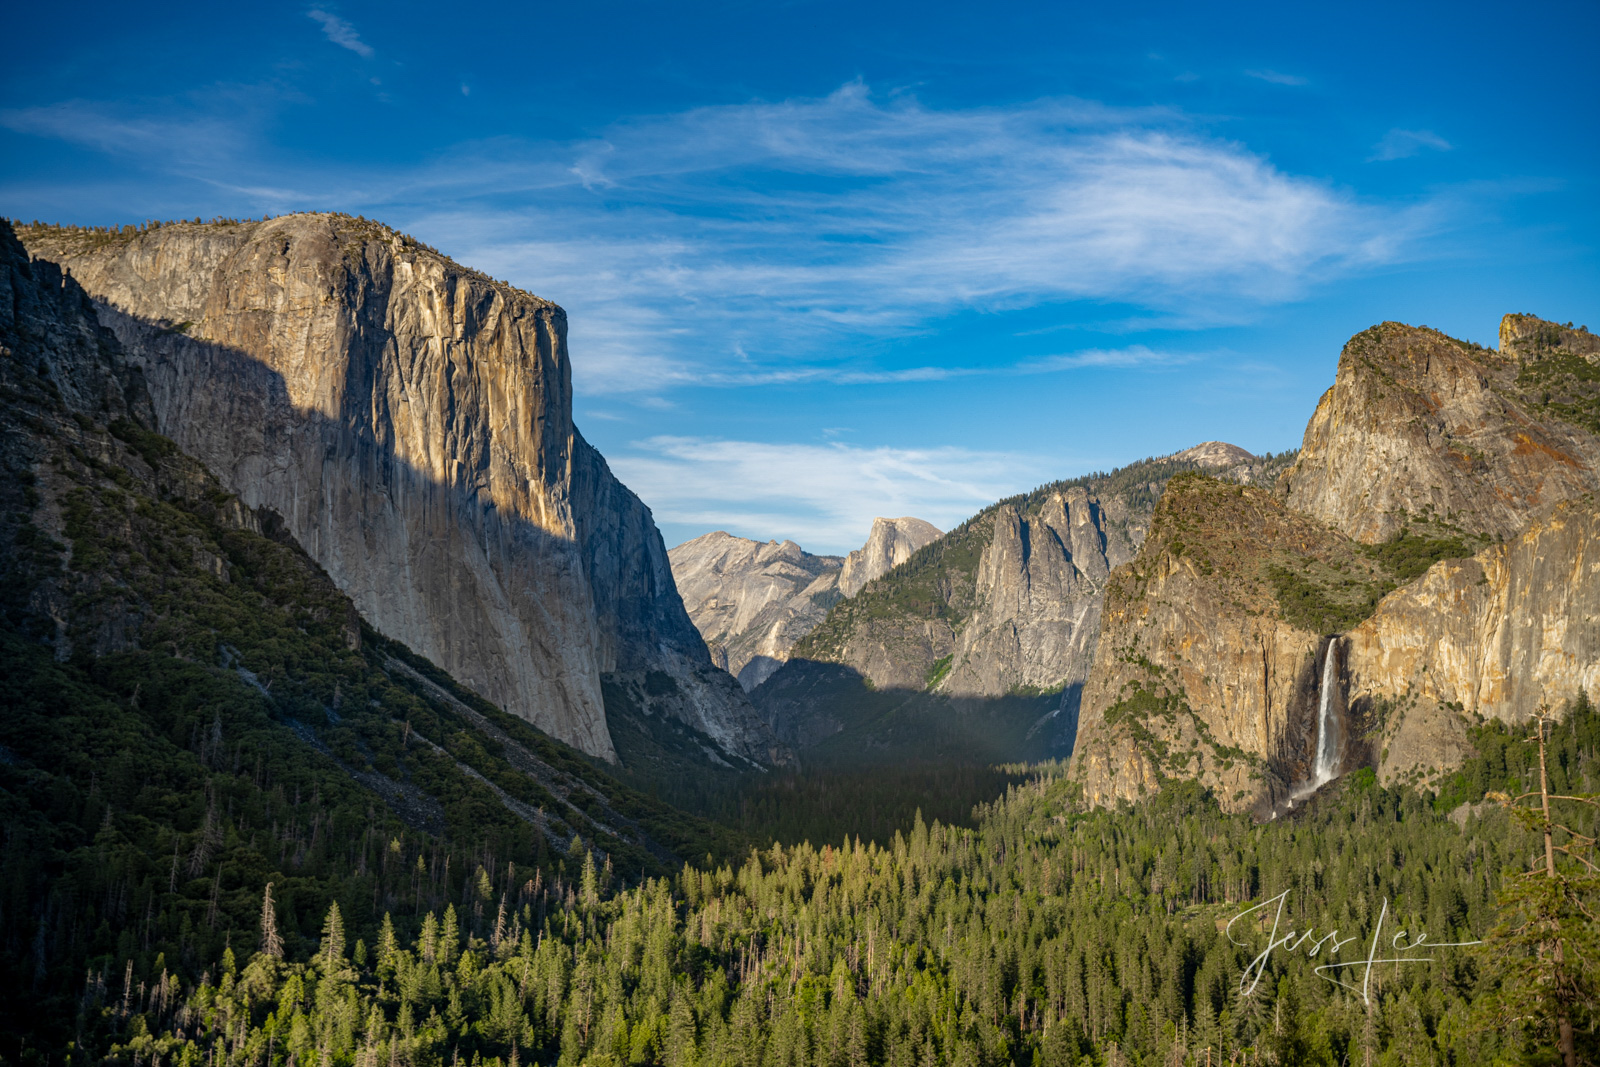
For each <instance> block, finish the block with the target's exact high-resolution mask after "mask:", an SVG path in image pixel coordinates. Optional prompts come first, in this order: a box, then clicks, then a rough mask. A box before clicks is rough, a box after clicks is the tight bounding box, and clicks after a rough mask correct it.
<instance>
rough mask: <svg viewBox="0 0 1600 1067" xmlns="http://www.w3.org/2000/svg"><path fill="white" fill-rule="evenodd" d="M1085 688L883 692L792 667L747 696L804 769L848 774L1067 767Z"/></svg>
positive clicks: (860, 680) (807, 664) (818, 667)
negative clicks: (942, 766)
mask: <svg viewBox="0 0 1600 1067" xmlns="http://www.w3.org/2000/svg"><path fill="white" fill-rule="evenodd" d="M1082 688H1083V687H1082V686H1081V685H1073V686H1069V687H1067V688H1066V689H1065V690H1064V691H1060V692H1054V693H1046V694H1038V695H1030V694H1014V695H1007V696H1001V697H953V696H947V695H944V694H942V693H928V692H925V691H921V690H915V689H877V688H875V687H873V686H872V684H871V683H870V682H869V681H868V680H867V679H866V678H865V677H864V676H863V675H862V674H861V673H860V672H859V671H857V670H855V669H854V668H852V667H848V666H844V665H842V664H838V663H825V662H821V661H818V660H808V659H792V660H790V661H789V662H787V663H785V664H784V665H783V667H782V668H780V669H779V670H778V671H777V672H776V673H775V674H773V676H772V677H771V678H769V679H767V681H766V682H765V683H763V684H762V685H761V687H760V688H758V689H757V690H756V691H755V692H754V693H752V694H751V697H752V699H753V700H754V701H755V704H756V708H757V709H758V710H759V711H760V713H761V714H762V716H763V717H764V718H765V719H766V720H767V723H768V724H769V725H770V726H771V727H772V729H773V732H774V733H775V734H776V735H777V737H778V739H779V741H780V742H782V743H784V744H787V745H790V746H792V747H793V748H794V749H795V750H796V752H797V754H798V757H799V760H800V762H801V764H802V766H805V767H807V768H829V769H836V770H846V769H869V768H871V767H874V766H884V765H888V764H895V765H901V764H906V763H917V762H921V763H946V764H948V763H956V764H994V763H1015V762H1026V761H1034V760H1042V759H1065V758H1066V757H1068V756H1069V755H1071V753H1072V744H1073V741H1074V739H1075V737H1076V733H1077V719H1078V698H1079V695H1080V694H1081V692H1082Z"/></svg>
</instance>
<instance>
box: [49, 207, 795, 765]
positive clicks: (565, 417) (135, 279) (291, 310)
mask: <svg viewBox="0 0 1600 1067" xmlns="http://www.w3.org/2000/svg"><path fill="white" fill-rule="evenodd" d="M21 236H22V238H23V241H24V243H25V244H27V245H28V248H29V251H30V252H31V253H32V254H33V255H35V256H37V257H40V258H41V259H45V260H49V261H52V262H55V263H58V264H60V265H61V267H62V268H63V269H65V270H68V271H70V272H71V274H72V276H73V277H74V278H75V279H76V280H77V281H78V282H79V283H80V284H81V285H82V286H83V287H84V288H85V289H86V290H87V291H88V292H89V293H90V295H91V296H92V297H93V298H94V300H95V302H96V305H97V308H98V310H99V313H100V318H101V321H102V322H103V323H105V324H106V325H107V326H109V327H110V328H111V329H112V330H114V331H115V333H116V334H117V336H118V337H119V339H120V340H121V342H122V344H123V346H124V347H125V349H126V350H127V352H128V353H129V356H130V358H131V359H132V360H133V361H134V362H135V363H136V364H138V365H139V366H140V367H141V368H142V370H143V372H144V374H145V377H146V379H147V381H148V383H149V388H150V393H151V395H152V397H153V400H154V406H155V412H156V416H157V418H158V419H159V423H160V428H161V430H162V432H163V433H166V434H167V435H168V436H170V437H172V438H173V439H174V440H176V441H177V442H178V443H179V445H180V446H181V447H182V448H183V449H184V450H185V451H187V452H188V453H190V454H191V455H194V456H195V457H197V458H198V459H200V460H201V461H202V462H203V463H205V464H206V466H207V467H209V468H210V469H211V470H212V471H213V472H214V473H215V474H216V475H217V476H218V477H219V478H220V479H221V481H222V482H223V483H224V484H225V485H226V486H227V487H228V488H229V489H231V490H232V491H234V492H237V493H238V494H239V495H240V497H241V498H242V499H243V500H244V501H245V503H246V504H247V505H248V506H250V507H253V508H270V509H272V510H273V511H276V512H277V513H278V514H280V515H282V516H283V518H284V521H285V523H286V524H287V526H288V529H289V531H290V532H291V533H292V534H293V536H294V537H295V538H296V539H297V540H298V541H299V543H300V544H301V545H303V546H304V547H305V549H306V551H307V552H308V553H309V554H310V555H311V556H312V557H313V558H314V559H316V560H317V562H318V563H320V564H321V565H322V566H323V567H324V568H325V569H326V570H327V572H328V573H329V575H330V576H331V577H332V578H333V579H334V581H335V582H336V583H337V585H338V586H339V588H340V589H341V590H342V591H344V592H345V593H346V594H347V595H349V596H350V597H351V599H352V600H353V601H354V602H355V604H356V606H357V607H358V609H359V610H360V611H361V613H362V614H363V615H364V616H365V617H366V618H367V619H368V620H369V621H370V622H371V623H372V624H373V625H374V626H375V627H376V628H377V629H378V630H380V631H381V632H383V633H385V634H387V635H389V636H391V637H394V638H396V639H398V640H400V641H402V642H404V643H406V644H407V645H409V646H411V647H412V648H414V649H416V650H417V651H419V652H421V653H423V654H425V655H427V656H428V657H429V658H431V659H433V660H434V661H435V662H437V663H439V664H440V665H441V666H443V667H444V668H445V669H447V670H449V671H450V672H451V673H452V674H454V675H455V676H456V677H457V678H459V679H460V680H462V681H463V682H464V683H465V684H467V685H469V686H470V687H471V688H473V689H475V690H476V691H478V692H479V693H482V694H483V695H484V696H486V697H488V698H489V699H491V700H493V701H495V702H496V703H498V704H501V705H502V706H504V707H505V708H506V709H507V710H508V711H512V712H514V713H515V714H517V715H519V716H521V717H523V718H525V719H527V720H529V721H531V722H533V723H534V724H536V725H538V726H540V727H541V728H543V729H545V730H546V731H548V732H549V733H551V734H552V735H554V736H556V737H558V738H560V739H562V740H564V741H567V742H569V743H571V744H573V745H576V746H577V747H579V748H581V749H583V750H584V751H586V752H589V753H591V754H594V755H597V756H601V757H604V758H608V759H611V758H614V756H615V752H614V749H613V746H612V740H611V737H610V734H609V732H608V729H607V724H606V714H605V708H604V704H603V701H602V688H601V684H602V677H609V676H618V677H621V678H623V679H624V680H626V678H627V677H629V676H633V675H636V676H641V677H642V676H643V675H645V674H648V673H649V672H652V671H653V672H656V673H658V674H664V675H666V676H668V677H670V678H671V679H672V680H673V684H674V688H675V689H676V690H677V691H678V694H679V698H678V699H676V700H674V701H672V702H670V704H671V707H670V710H671V712H672V713H673V714H676V715H679V716H681V717H684V718H685V719H686V721H688V724H689V725H691V726H694V727H695V728H696V729H698V730H701V731H702V732H704V733H706V734H708V735H710V736H711V737H713V738H714V739H715V740H716V741H717V742H718V743H719V744H720V745H722V746H723V747H724V748H725V749H726V750H727V751H728V752H729V753H731V754H734V755H738V756H741V757H744V758H747V759H756V760H762V761H765V760H767V759H770V758H772V756H773V754H774V749H773V746H772V741H771V733H770V731H769V730H768V729H767V728H766V727H765V725H764V724H763V723H762V722H761V721H760V719H759V718H758V717H756V715H755V714H754V712H753V709H751V708H750V706H749V704H748V702H747V701H746V700H745V699H744V696H743V694H742V692H741V691H740V690H739V689H738V687H737V685H735V683H734V682H733V680H732V679H731V678H728V677H726V676H725V675H723V674H722V672H719V671H717V670H716V669H715V668H714V667H713V666H712V664H711V662H710V658H709V656H708V655H707V653H706V650H705V646H704V643H703V642H702V641H701V640H700V636H699V634H698V633H697V632H696V631H695V629H694V627H693V625H692V624H691V623H690V621H689V618H688V616H687V614H686V613H685V612H684V610H683V606H682V603H681V601H680V600H679V598H678V594H677V591H676V589H675V588H674V586H673V582H672V575H671V570H670V568H669V566H668V563H667V556H666V550H665V546H664V545H663V544H662V543H661V538H660V535H659V534H658V533H657V531H656V529H655V526H654V523H653V521H652V520H651V517H650V513H649V510H648V509H647V508H645V507H644V505H643V504H642V503H641V502H640V501H639V500H638V498H637V497H635V496H634V495H633V494H632V493H631V492H629V491H628V490H627V489H626V487H624V486H622V485H621V484H620V483H619V482H617V481H616V479H615V478H614V477H612V475H611V473H610V471H609V470H608V469H607V467H606V465H605V463H604V461H603V460H602V459H601V457H600V456H599V454H598V453H597V452H595V451H594V450H593V449H592V448H590V447H589V446H588V445H587V444H586V443H585V442H584V441H583V439H582V437H581V436H580V435H579V433H578V431H577V428H576V427H575V426H574V425H573V423H572V406H571V402H572V396H571V378H570V365H569V362H568V355H567V350H566V318H565V315H564V313H563V312H562V311H561V309H560V308H559V307H557V306H556V305H554V304H552V303H550V302H548V301H545V300H540V299H538V298H537V297H533V296H530V295H528V294H526V293H523V292H520V291H519V290H516V289H514V288H512V287H511V286H508V285H505V284H503V283H499V282H495V281H493V280H491V279H489V278H487V277H484V276H483V275H481V274H478V273H477V272H474V271H472V270H469V269H466V268H463V267H461V266H459V265H457V264H455V263H452V262H451V261H450V260H448V259H446V258H444V257H443V256H441V255H439V254H438V253H437V252H434V251H433V250H431V249H429V248H426V247H424V246H421V245H419V244H417V243H416V242H415V241H413V240H411V239H409V238H407V237H405V236H403V235H401V234H398V233H395V232H394V231H392V230H389V229H387V228H386V227H383V226H380V225H378V224H376V223H372V222H367V221H365V220H357V219H351V218H349V217H347V216H338V215H295V216H286V217H282V218H278V219H273V220H270V221H266V222H256V223H243V224H228V223H219V224H211V225H199V224H176V225H167V226H163V227H160V228H157V229H153V230H150V231H148V232H139V233H135V232H131V231H128V232H124V233H120V234H117V233H112V234H105V233H99V232H95V233H90V232H86V231H73V230H62V229H57V228H51V227H33V228H28V229H25V230H23V231H22V233H21ZM657 688H660V687H659V686H658V687H657ZM664 707H665V705H664Z"/></svg>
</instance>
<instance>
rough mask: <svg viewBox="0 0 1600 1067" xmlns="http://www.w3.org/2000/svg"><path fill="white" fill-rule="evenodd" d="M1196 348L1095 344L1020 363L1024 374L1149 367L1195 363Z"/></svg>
mask: <svg viewBox="0 0 1600 1067" xmlns="http://www.w3.org/2000/svg"><path fill="white" fill-rule="evenodd" d="M1200 358H1201V357H1200V355H1199V354H1198V353H1193V352H1154V351H1151V350H1150V349H1149V348H1147V347H1145V346H1144V345H1130V346H1129V347H1127V348H1114V349H1103V348H1094V349H1089V350H1086V351H1083V352H1063V353H1060V354H1058V355H1053V356H1043V357H1040V358H1039V359H1031V360H1026V361H1024V362H1022V363H1019V364H1017V366H1016V368H1015V369H1016V370H1017V371H1018V372H1019V373H1022V374H1047V373H1049V372H1051V371H1060V370H1073V369H1076V368H1079V367H1148V366H1171V365H1173V364H1177V363H1192V362H1194V361H1195V360H1198V359H1200Z"/></svg>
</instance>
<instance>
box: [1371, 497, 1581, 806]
mask: <svg viewBox="0 0 1600 1067" xmlns="http://www.w3.org/2000/svg"><path fill="white" fill-rule="evenodd" d="M1347 646H1348V650H1349V651H1348V664H1349V667H1348V673H1349V691H1350V700H1351V703H1352V706H1354V707H1356V708H1358V709H1361V710H1363V711H1364V712H1365V713H1366V714H1365V715H1364V717H1365V718H1369V719H1371V720H1372V721H1373V722H1374V724H1375V725H1376V726H1377V727H1378V729H1379V730H1380V731H1381V739H1382V741H1381V756H1382V758H1381V763H1380V767H1379V771H1380V774H1381V775H1382V776H1383V778H1384V779H1385V780H1386V781H1387V780H1392V779H1394V778H1396V777H1401V776H1407V775H1409V776H1413V777H1417V778H1421V779H1429V778H1432V777H1433V776H1435V775H1436V774H1437V773H1439V772H1440V771H1444V770H1448V769H1449V768H1451V767H1453V766H1455V765H1456V764H1458V763H1460V761H1461V758H1462V756H1463V755H1464V754H1465V753H1466V752H1467V750H1468V746H1467V743H1466V739H1465V731H1464V728H1463V723H1462V721H1461V720H1460V715H1461V714H1463V713H1464V714H1469V715H1481V716H1485V717H1488V718H1496V719H1501V720H1504V721H1506V722H1510V723H1519V722H1523V721H1526V720H1527V719H1528V718H1530V717H1531V716H1532V715H1533V713H1534V712H1536V711H1537V710H1538V709H1539V707H1540V706H1541V705H1548V706H1549V707H1551V708H1552V709H1560V708H1561V707H1563V706H1564V705H1565V704H1566V702H1567V701H1569V700H1571V699H1573V698H1574V697H1576V696H1577V695H1578V693H1579V691H1580V690H1587V691H1590V692H1594V691H1595V689H1596V686H1600V505H1597V504H1596V502H1595V500H1594V498H1593V497H1592V496H1590V497H1583V498H1580V499H1577V500H1570V501H1564V502H1562V503H1560V504H1558V505H1556V506H1555V507H1554V508H1553V509H1551V511H1550V512H1549V513H1548V514H1546V515H1545V516H1543V517H1541V518H1539V519H1536V520H1534V521H1533V522H1532V523H1530V524H1529V525H1528V526H1527V527H1526V528H1525V529H1524V530H1523V531H1522V532H1521V533H1519V534H1518V535H1517V536H1515V537H1513V538H1511V539H1510V540H1508V541H1505V542H1503V543H1501V544H1497V545H1493V546H1491V547H1489V548H1487V549H1484V550H1483V551H1482V552H1480V553H1478V554H1477V555H1476V556H1474V557H1472V558H1471V559H1462V560H1447V561H1445V562H1442V563H1438V564H1436V565H1434V567H1433V568H1432V569H1430V570H1429V571H1428V573H1427V574H1425V575H1424V576H1423V577H1422V578H1420V579H1418V580H1417V581H1415V582H1413V583H1412V584H1410V585H1408V586H1406V587H1405V588H1403V589H1400V590H1397V591H1395V592H1394V593H1391V594H1390V595H1389V596H1387V597H1386V598H1384V600H1383V602H1382V603H1380V604H1379V605H1378V609H1377V611H1376V612H1375V613H1374V614H1373V615H1372V617H1371V618H1369V619H1367V620H1366V621H1365V622H1363V623H1362V624H1361V625H1360V626H1357V627H1356V628H1355V629H1354V630H1352V631H1351V632H1350V634H1349V637H1348V641H1347Z"/></svg>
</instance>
